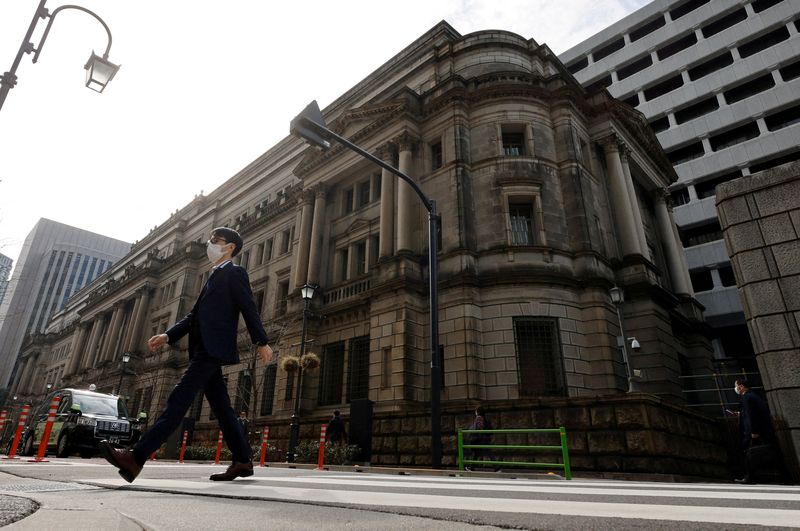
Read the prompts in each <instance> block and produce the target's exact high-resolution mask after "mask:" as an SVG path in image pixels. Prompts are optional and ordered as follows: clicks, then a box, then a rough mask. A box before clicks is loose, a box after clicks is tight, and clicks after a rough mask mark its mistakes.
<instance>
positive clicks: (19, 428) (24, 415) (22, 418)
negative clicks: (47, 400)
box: [3, 404, 31, 459]
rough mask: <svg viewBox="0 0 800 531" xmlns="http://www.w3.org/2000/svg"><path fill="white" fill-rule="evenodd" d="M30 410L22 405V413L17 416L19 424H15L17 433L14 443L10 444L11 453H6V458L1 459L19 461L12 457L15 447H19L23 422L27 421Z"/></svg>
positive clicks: (15, 451) (27, 406)
mask: <svg viewBox="0 0 800 531" xmlns="http://www.w3.org/2000/svg"><path fill="white" fill-rule="evenodd" d="M30 410H31V406H29V405H27V404H26V405H24V406H22V412H21V413H20V414H19V423H18V424H17V433H16V434H15V435H14V442H12V443H11V451H10V452H8V456H7V457H4V458H3V459H19V458H18V457H14V456H15V455H17V446H19V438H20V437H22V428H24V427H25V421H27V420H28V412H29V411H30Z"/></svg>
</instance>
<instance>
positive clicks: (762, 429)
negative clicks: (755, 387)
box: [734, 378, 778, 484]
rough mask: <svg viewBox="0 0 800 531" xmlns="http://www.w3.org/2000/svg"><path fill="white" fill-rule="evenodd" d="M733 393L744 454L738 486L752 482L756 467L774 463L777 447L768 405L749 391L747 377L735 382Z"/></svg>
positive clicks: (754, 477) (754, 480)
mask: <svg viewBox="0 0 800 531" xmlns="http://www.w3.org/2000/svg"><path fill="white" fill-rule="evenodd" d="M734 391H735V392H736V394H737V395H739V397H740V400H741V409H740V410H739V433H740V435H741V443H742V451H743V452H744V462H745V475H744V477H743V478H737V479H736V482H737V483H750V484H752V483H755V482H756V478H757V476H758V470H759V468H762V467H764V466H765V465H769V464H770V463H771V462H773V461H774V457H775V455H776V452H777V451H778V447H777V444H775V443H776V439H775V431H774V430H773V429H772V421H771V420H770V414H769V408H768V407H767V403H766V402H765V401H764V400H763V399H762V398H761V397H760V396H758V395H757V394H756V393H755V392H753V391H752V390H751V389H750V384H749V382H748V381H747V379H746V378H741V379H739V380H736V383H735V385H734Z"/></svg>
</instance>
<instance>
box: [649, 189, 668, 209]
mask: <svg viewBox="0 0 800 531" xmlns="http://www.w3.org/2000/svg"><path fill="white" fill-rule="evenodd" d="M653 199H654V200H655V201H656V202H658V203H666V205H667V207H671V206H672V194H671V193H669V190H667V189H666V188H656V189H655V190H653Z"/></svg>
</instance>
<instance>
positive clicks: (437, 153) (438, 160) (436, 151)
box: [431, 142, 442, 170]
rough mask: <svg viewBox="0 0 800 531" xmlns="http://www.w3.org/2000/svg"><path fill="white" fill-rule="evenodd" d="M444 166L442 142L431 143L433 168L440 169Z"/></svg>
mask: <svg viewBox="0 0 800 531" xmlns="http://www.w3.org/2000/svg"><path fill="white" fill-rule="evenodd" d="M441 167H442V143H441V142H436V143H435V144H431V170H438V169H439V168H441Z"/></svg>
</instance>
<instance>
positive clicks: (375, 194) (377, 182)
mask: <svg viewBox="0 0 800 531" xmlns="http://www.w3.org/2000/svg"><path fill="white" fill-rule="evenodd" d="M382 184H383V177H382V176H381V174H380V173H376V174H375V175H373V176H372V200H373V201H380V200H381V185H382Z"/></svg>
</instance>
